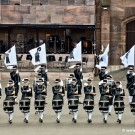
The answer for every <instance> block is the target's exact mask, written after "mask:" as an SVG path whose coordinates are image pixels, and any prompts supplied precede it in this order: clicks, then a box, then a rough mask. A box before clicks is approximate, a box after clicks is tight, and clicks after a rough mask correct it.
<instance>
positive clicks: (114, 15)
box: [0, 0, 135, 65]
mask: <svg viewBox="0 0 135 135" xmlns="http://www.w3.org/2000/svg"><path fill="white" fill-rule="evenodd" d="M134 20H135V0H1V5H0V29H1V30H2V31H6V35H4V37H3V39H6V41H7V42H8V43H7V44H8V45H9V44H11V43H10V42H11V39H13V38H15V36H17V35H15V34H14V35H13V34H12V33H17V31H18V30H17V29H16V27H17V25H18V27H19V28H20V31H24V32H22V33H28V32H29V31H30V30H29V29H26V30H24V28H28V27H32V29H33V28H36V27H37V29H43V28H45V29H47V32H46V34H48V33H49V32H50V28H52V29H55V30H56V32H55V33H59V34H60V35H61V36H62V37H63V35H64V34H63V31H62V30H63V29H64V30H65V31H66V32H67V33H68V34H69V33H70V34H71V35H72V36H73V38H74V40H79V39H80V37H81V36H85V37H86V38H87V39H89V40H90V41H91V45H93V44H96V51H97V52H98V51H99V50H100V49H101V45H104V47H106V46H107V44H108V43H109V44H110V53H109V55H110V59H109V62H110V64H111V65H119V64H121V63H120V59H119V58H120V56H121V55H123V54H124V53H125V52H126V51H128V50H129V49H130V48H131V47H132V45H133V44H135V36H134V34H135V23H134ZM37 25H38V26H37ZM9 26H10V27H11V28H10V27H9ZM41 26H42V27H41ZM54 26H56V27H54ZM71 26H72V27H71ZM80 28H82V29H81V30H78V29H80ZM37 29H36V30H34V31H33V30H31V34H30V35H33V36H35V37H36V38H37V40H39V39H40V38H41V39H42V35H43V34H41V35H40V34H39V31H37ZM52 29H51V31H52ZM58 29H59V30H58ZM69 29H71V31H70V32H69V31H68V30H69ZM1 30H0V33H1ZM41 31H42V30H41ZM34 32H35V33H34ZM20 33H21V32H20ZM33 33H34V34H33ZM43 33H44V32H43ZM76 35H77V36H76ZM64 36H65V35H64ZM0 37H2V35H1V34H0ZM78 37H79V38H78ZM15 39H16V38H15ZM0 40H1V39H0Z"/></svg>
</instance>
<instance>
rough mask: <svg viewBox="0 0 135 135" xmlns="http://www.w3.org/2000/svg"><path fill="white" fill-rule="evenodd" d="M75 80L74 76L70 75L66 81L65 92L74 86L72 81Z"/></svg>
mask: <svg viewBox="0 0 135 135" xmlns="http://www.w3.org/2000/svg"><path fill="white" fill-rule="evenodd" d="M73 78H74V74H70V75H69V76H68V77H67V78H66V81H65V90H66V91H67V92H68V89H69V86H70V85H71V84H72V79H73Z"/></svg>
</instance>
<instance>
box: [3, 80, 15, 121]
mask: <svg viewBox="0 0 135 135" xmlns="http://www.w3.org/2000/svg"><path fill="white" fill-rule="evenodd" d="M5 94H6V98H5V100H4V102H3V109H4V111H5V112H6V113H8V115H9V121H8V122H9V123H10V124H12V118H13V113H14V103H15V98H16V96H15V88H14V82H13V81H12V80H9V81H8V85H7V87H6V88H5Z"/></svg>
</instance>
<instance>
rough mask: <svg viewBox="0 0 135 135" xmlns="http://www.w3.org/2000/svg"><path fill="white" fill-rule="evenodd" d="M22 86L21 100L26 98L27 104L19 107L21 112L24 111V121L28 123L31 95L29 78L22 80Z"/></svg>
mask: <svg viewBox="0 0 135 135" xmlns="http://www.w3.org/2000/svg"><path fill="white" fill-rule="evenodd" d="M22 83H23V86H22V87H21V93H22V97H21V100H28V102H29V106H28V107H25V108H21V111H22V113H24V122H25V123H28V118H29V112H30V99H31V97H32V87H31V86H30V85H29V79H28V78H24V79H23V80H22Z"/></svg>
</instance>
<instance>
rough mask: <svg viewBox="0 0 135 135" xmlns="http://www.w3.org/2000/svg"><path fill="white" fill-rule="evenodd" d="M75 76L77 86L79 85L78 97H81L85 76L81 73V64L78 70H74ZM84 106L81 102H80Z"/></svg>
mask: <svg viewBox="0 0 135 135" xmlns="http://www.w3.org/2000/svg"><path fill="white" fill-rule="evenodd" d="M74 75H75V78H76V80H77V85H78V96H81V94H82V92H81V90H82V81H83V75H82V71H81V63H77V64H76V69H75V70H74ZM79 103H80V104H82V103H81V102H79Z"/></svg>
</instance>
